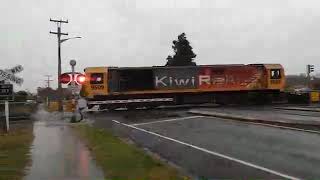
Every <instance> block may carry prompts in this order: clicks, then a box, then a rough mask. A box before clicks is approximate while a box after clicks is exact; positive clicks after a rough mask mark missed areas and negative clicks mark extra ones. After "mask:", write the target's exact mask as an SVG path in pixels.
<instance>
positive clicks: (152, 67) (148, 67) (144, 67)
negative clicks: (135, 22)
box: [107, 64, 282, 70]
mask: <svg viewBox="0 0 320 180" xmlns="http://www.w3.org/2000/svg"><path fill="white" fill-rule="evenodd" d="M248 65H251V66H265V67H267V68H268V67H269V68H271V67H273V68H282V66H281V65H280V64H248ZM226 66H228V67H230V66H233V67H237V66H239V67H240V66H247V65H245V64H215V65H197V66H142V67H115V66H109V67H107V68H108V69H117V70H131V69H132V70H134V69H162V68H165V69H167V68H197V67H226Z"/></svg>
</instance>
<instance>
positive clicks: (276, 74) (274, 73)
mask: <svg viewBox="0 0 320 180" xmlns="http://www.w3.org/2000/svg"><path fill="white" fill-rule="evenodd" d="M270 74H271V75H270V78H271V79H281V71H280V69H271V70H270Z"/></svg>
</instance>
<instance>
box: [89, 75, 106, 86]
mask: <svg viewBox="0 0 320 180" xmlns="http://www.w3.org/2000/svg"><path fill="white" fill-rule="evenodd" d="M90 84H103V73H92V74H91V77H90Z"/></svg>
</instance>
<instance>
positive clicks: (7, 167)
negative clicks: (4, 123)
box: [0, 126, 33, 180]
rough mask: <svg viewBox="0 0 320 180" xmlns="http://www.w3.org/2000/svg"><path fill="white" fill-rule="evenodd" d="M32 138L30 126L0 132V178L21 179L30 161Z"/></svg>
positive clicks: (4, 179) (0, 179)
mask: <svg viewBox="0 0 320 180" xmlns="http://www.w3.org/2000/svg"><path fill="white" fill-rule="evenodd" d="M32 140H33V130H32V126H31V127H29V126H28V127H21V128H18V129H12V130H11V131H10V133H8V134H5V133H4V132H0V180H8V179H10V180H15V179H22V177H23V176H24V175H25V167H26V166H27V165H28V163H29V162H30V145H31V143H32Z"/></svg>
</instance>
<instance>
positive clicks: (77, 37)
mask: <svg viewBox="0 0 320 180" xmlns="http://www.w3.org/2000/svg"><path fill="white" fill-rule="evenodd" d="M80 38H82V37H81V36H76V37H71V38H66V39H60V43H63V42H65V41H68V40H70V39H80Z"/></svg>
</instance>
